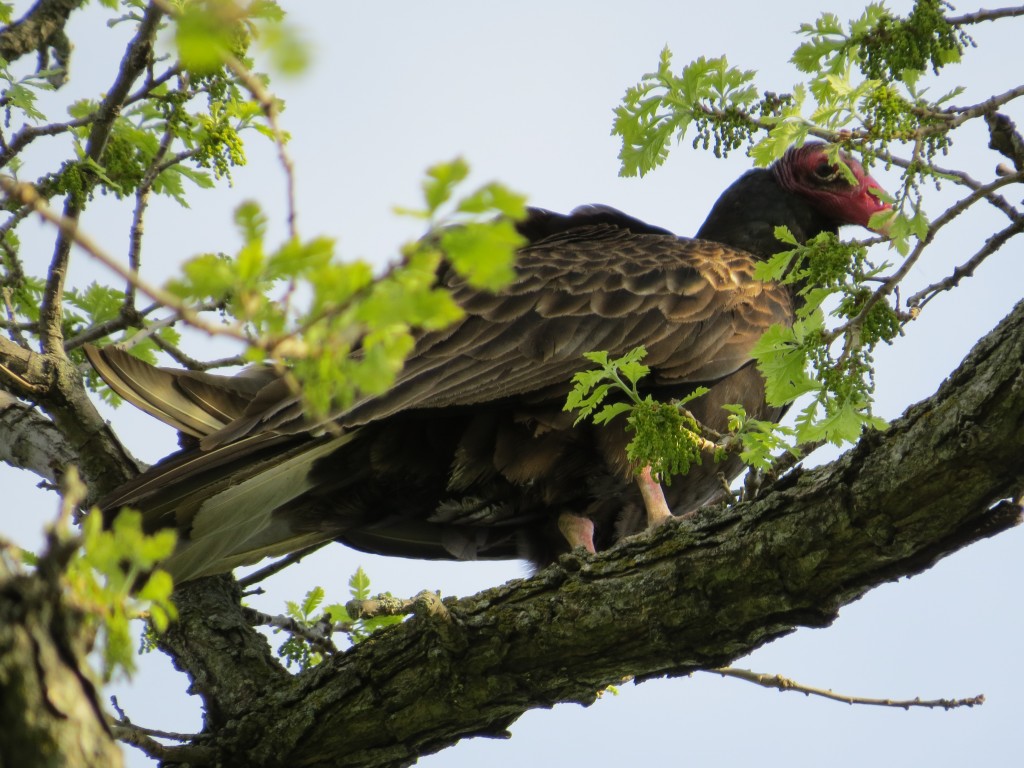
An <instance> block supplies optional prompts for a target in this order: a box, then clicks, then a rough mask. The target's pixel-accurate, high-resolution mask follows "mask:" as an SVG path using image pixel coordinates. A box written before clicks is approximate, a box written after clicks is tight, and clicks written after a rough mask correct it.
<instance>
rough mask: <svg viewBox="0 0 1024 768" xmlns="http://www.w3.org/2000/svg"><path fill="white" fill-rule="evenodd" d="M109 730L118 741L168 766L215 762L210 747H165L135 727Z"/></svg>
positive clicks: (118, 726) (120, 726) (190, 745)
mask: <svg viewBox="0 0 1024 768" xmlns="http://www.w3.org/2000/svg"><path fill="white" fill-rule="evenodd" d="M110 730H111V733H113V734H114V738H115V739H117V740H118V741H122V742H124V743H125V744H130V745H131V746H133V747H137V748H138V749H140V750H142V751H143V752H145V753H146V754H147V755H149V756H150V757H152V758H153V759H155V760H160V761H162V762H163V763H165V764H168V765H213V764H214V763H215V762H216V758H217V752H216V750H214V749H213V748H212V747H204V746H199V745H195V744H182V745H181V746H177V747H167V746H164V745H163V744H161V743H160V742H158V741H155V740H154V739H153V738H152V737H151V736H149V735H148V734H147V733H146V732H145V730H144V729H142V728H139V727H138V726H135V725H117V724H115V725H112V726H111V727H110Z"/></svg>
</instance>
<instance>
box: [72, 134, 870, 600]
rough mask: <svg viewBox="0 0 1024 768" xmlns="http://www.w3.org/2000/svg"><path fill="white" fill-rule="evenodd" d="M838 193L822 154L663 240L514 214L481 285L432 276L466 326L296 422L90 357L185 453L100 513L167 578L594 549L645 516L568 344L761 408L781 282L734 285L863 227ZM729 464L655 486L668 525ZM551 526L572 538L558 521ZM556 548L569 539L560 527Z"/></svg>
mask: <svg viewBox="0 0 1024 768" xmlns="http://www.w3.org/2000/svg"><path fill="white" fill-rule="evenodd" d="M847 162H848V164H849V165H850V167H851V168H852V169H853V171H854V173H855V175H856V176H857V178H858V184H857V185H851V184H850V183H849V182H848V181H846V180H845V179H844V178H843V176H842V175H841V174H839V173H837V171H836V169H835V168H834V167H833V166H832V165H831V164H830V163H829V162H828V160H827V158H826V157H825V153H824V147H823V146H822V145H806V146H805V147H803V148H801V149H799V150H791V151H790V152H789V153H788V154H787V155H786V156H785V158H783V160H780V161H779V163H777V164H776V165H775V166H773V168H772V169H768V170H754V171H750V172H748V173H747V174H745V175H744V176H743V177H741V178H740V179H739V180H737V181H736V182H735V183H734V184H733V185H732V186H731V187H730V188H729V189H728V190H726V192H725V193H723V195H722V196H721V198H720V199H719V201H718V202H717V203H716V205H715V208H714V209H713V210H712V212H711V214H710V215H709V217H708V219H707V221H706V222H705V224H704V225H703V227H702V228H701V230H700V232H699V233H698V237H699V238H703V239H686V238H678V237H676V236H674V235H672V234H670V233H669V232H667V231H666V230H663V229H660V228H657V227H652V226H650V225H647V224H644V223H643V222H640V221H638V220H636V219H633V218H631V217H628V216H626V215H625V214H622V213H620V212H618V211H615V210H612V209H609V208H604V207H600V206H591V207H586V208H581V209H578V210H576V211H574V212H573V213H572V214H570V215H568V216H563V215H559V214H554V213H551V212H548V211H541V210H534V211H532V212H531V214H530V217H529V218H528V219H527V221H525V222H524V223H523V224H522V225H521V231H522V232H523V234H524V235H526V236H527V237H528V238H529V240H530V244H529V245H528V246H527V247H525V248H523V249H522V251H521V252H520V254H519V258H518V262H517V274H518V277H517V280H516V281H515V282H514V283H513V284H512V285H511V286H509V287H508V288H506V289H504V290H502V291H501V292H499V293H496V294H490V293H483V292H480V291H477V290H475V289H472V288H470V287H469V286H467V285H466V284H465V283H464V282H463V281H462V280H461V279H460V278H459V277H458V276H457V275H455V274H454V273H453V272H447V271H446V272H444V273H443V274H442V275H441V276H440V281H441V283H442V284H444V285H446V286H447V287H448V288H449V289H450V290H451V291H452V294H453V296H454V297H455V299H456V300H457V301H458V302H459V304H461V305H462V306H463V308H464V309H465V310H466V316H465V317H464V319H462V320H461V321H459V322H457V323H456V324H454V325H453V326H451V327H449V328H446V329H444V330H443V331H434V332H429V333H424V334H423V335H422V336H421V337H420V338H419V340H418V342H417V345H416V348H415V350H414V352H413V353H412V355H411V356H410V358H409V360H408V362H407V364H406V366H405V369H404V370H403V372H402V373H401V374H400V376H399V378H398V381H397V382H396V384H395V386H394V388H393V389H392V390H390V391H389V392H387V393H386V394H384V395H382V396H379V397H374V398H366V399H364V400H362V401H360V402H357V403H356V404H354V405H353V406H352V407H351V408H349V409H348V410H346V411H345V412H344V413H341V414H339V415H338V416H337V418H336V419H335V424H336V425H337V427H338V428H339V429H338V430H332V432H331V433H329V434H324V433H323V430H310V428H309V426H308V425H307V424H306V423H305V422H304V421H303V419H302V413H301V408H300V406H299V403H298V402H297V401H296V400H295V399H294V398H292V397H290V396H289V394H288V392H287V390H286V388H285V387H284V386H283V384H282V382H280V381H279V380H278V379H277V377H276V376H275V375H274V374H273V373H272V372H271V371H270V370H269V369H261V370H256V371H251V372H248V373H246V374H244V375H241V376H237V377H224V376H213V375H209V374H199V373H191V372H187V371H176V370H169V369H160V368H153V367H151V366H148V365H146V364H144V363H142V362H140V361H138V360H136V359H135V358H133V357H131V356H130V355H128V354H126V353H124V352H120V351H118V350H115V349H112V348H106V349H95V348H90V349H89V350H88V354H89V359H90V361H91V362H92V364H93V365H94V367H95V368H96V370H97V371H98V372H99V374H100V375H101V376H102V377H103V378H104V380H105V381H107V383H108V384H110V386H111V387H112V388H113V389H114V390H115V391H116V392H118V393H119V394H120V395H122V396H123V397H124V398H125V399H127V400H128V401H130V402H132V403H133V404H135V405H137V406H138V407H140V408H142V409H143V410H146V411H147V412H149V413H151V414H153V415H154V416H156V417H157V418H159V419H161V420H163V421H165V422H167V423H168V424H171V425H172V426H174V427H175V428H177V429H179V430H180V431H181V432H182V433H183V434H184V435H187V436H189V438H190V439H191V440H192V442H193V443H195V447H193V448H190V449H186V450H184V451H182V452H180V453H178V454H175V455H173V456H171V457H168V458H167V459H165V460H164V461H162V462H160V463H159V464H157V465H155V466H154V467H152V468H151V469H150V470H148V471H147V472H145V473H143V474H142V475H141V476H140V477H139V478H137V479H136V480H134V481H132V482H130V483H128V484H127V485H125V486H124V487H123V488H121V489H119V490H118V491H117V492H115V493H114V494H112V495H111V496H110V497H108V498H107V499H105V500H104V501H103V506H104V508H105V509H106V510H109V511H111V512H114V511H116V510H117V509H118V508H120V506H122V505H127V504H130V505H132V506H134V507H137V508H140V509H142V510H143V513H144V516H145V520H146V523H147V525H148V526H149V527H150V528H156V527H161V526H173V527H177V528H178V529H179V530H180V531H181V534H182V538H181V543H180V545H179V548H178V551H177V552H176V553H175V555H174V556H173V557H172V558H171V560H170V562H169V564H168V566H169V568H170V570H171V571H172V573H173V574H174V575H175V576H176V578H178V579H179V580H183V579H189V578H195V577H197V576H201V575H206V574H210V573H217V572H221V571H225V570H229V569H230V568H233V567H235V566H237V565H241V564H245V563H251V562H255V561H256V560H258V559H260V558H261V557H264V556H267V555H276V554H283V553H286V552H289V551H293V550H296V549H299V548H302V547H305V546H309V545H311V544H314V543H318V542H321V541H325V540H329V539H337V540H339V541H341V542H343V543H346V544H348V545H350V546H353V547H356V548H358V549H364V550H367V551H372V552H378V553H382V554H393V555H400V556H407V557H421V558H448V559H477V558H516V557H525V558H528V559H530V560H532V561H534V562H535V563H537V564H544V563H547V562H550V561H551V560H552V559H553V558H554V557H556V556H557V555H558V554H559V553H560V552H564V551H566V550H567V549H568V547H569V545H568V543H567V542H566V538H565V536H564V535H563V532H562V531H560V530H559V521H560V520H561V521H562V522H563V523H565V522H566V521H570V522H571V521H580V520H582V521H592V522H593V524H594V532H593V543H594V545H595V546H596V548H597V549H602V548H605V547H607V546H610V545H611V544H612V543H614V541H615V540H617V539H618V538H620V537H621V536H623V535H628V534H631V533H634V532H637V531H639V530H642V529H643V527H644V526H645V524H646V523H645V515H644V511H643V507H642V502H641V498H640V494H639V492H638V491H637V488H636V484H635V483H634V482H633V480H632V479H631V477H630V472H629V468H628V467H627V465H626V460H625V454H624V446H625V443H626V442H627V440H628V435H627V434H626V433H625V431H624V429H623V426H622V423H621V422H622V421H623V420H621V419H620V420H618V421H619V422H620V423H619V424H616V423H615V422H613V423H612V425H611V426H610V427H593V426H590V425H582V424H581V425H579V426H577V427H575V428H573V426H572V423H573V416H572V415H571V414H567V413H565V412H563V411H562V405H563V403H564V401H565V396H566V393H567V392H568V389H569V381H570V379H571V378H572V375H573V374H574V373H575V372H576V371H578V370H580V369H581V368H583V367H585V365H586V363H585V361H584V360H583V358H582V355H583V353H584V352H589V351H592V350H607V351H609V352H610V353H611V354H612V355H616V356H618V355H621V354H623V353H625V352H626V351H628V350H630V349H632V348H633V347H636V346H637V345H640V344H643V345H645V346H646V348H647V350H648V355H647V358H646V360H645V362H646V363H647V364H648V365H650V366H651V368H652V373H651V375H650V377H649V378H648V379H646V380H645V386H646V387H647V388H648V389H649V390H650V391H652V392H653V393H654V394H655V395H656V396H658V397H660V398H671V397H675V396H680V395H683V394H686V393H688V392H690V391H691V390H692V389H693V388H694V387H696V386H698V385H706V386H710V387H711V391H710V392H709V393H708V394H707V395H705V396H704V397H702V398H700V399H698V400H696V401H694V402H693V403H691V406H690V407H691V410H692V411H693V412H694V414H695V415H696V416H697V418H698V419H700V420H701V421H702V422H704V423H705V424H707V425H709V426H711V427H713V428H716V429H724V427H725V414H724V413H723V412H722V410H721V405H722V404H725V403H734V402H738V403H742V404H743V405H744V406H745V407H746V409H747V412H748V413H749V414H750V415H752V416H754V417H758V418H769V419H770V418H776V417H777V416H778V410H777V409H774V408H771V407H769V406H767V405H766V404H765V402H764V392H763V384H762V381H761V378H760V375H759V374H758V372H757V370H756V369H755V367H754V366H753V364H752V363H751V360H750V355H749V352H750V349H751V347H752V345H753V344H754V343H755V342H756V341H757V339H758V338H759V337H760V336H761V334H762V333H763V332H764V331H765V330H767V329H768V327H770V326H771V325H772V324H773V323H790V322H792V318H793V298H792V296H791V294H790V292H789V290H788V289H787V288H785V287H782V286H779V285H776V284H764V283H761V282H758V281H756V280H754V279H753V269H754V265H755V263H756V261H757V260H758V259H763V258H765V257H767V256H769V255H770V254H771V253H773V252H774V251H776V250H778V248H779V247H780V246H779V243H778V241H777V240H776V239H775V237H774V228H775V227H776V226H777V225H780V224H785V225H786V226H788V227H789V229H790V230H791V231H792V232H793V233H794V234H795V235H796V236H797V237H798V238H799V239H800V240H805V239H807V238H809V237H812V236H813V235H815V234H818V233H819V232H823V231H834V230H836V229H837V228H838V227H839V226H841V225H843V224H860V225H867V223H868V219H869V218H870V216H871V214H872V213H875V212H877V211H879V210H882V209H883V208H884V207H885V206H884V205H883V204H882V203H881V202H879V201H878V199H877V198H875V197H874V196H873V195H872V194H871V193H870V190H871V189H873V188H874V189H877V187H878V185H877V184H876V183H875V182H874V181H873V180H872V179H871V178H870V177H869V176H867V175H866V174H865V173H864V171H863V169H862V168H861V167H860V166H859V164H857V163H856V162H855V161H852V160H849V159H847ZM739 469H740V467H739V464H738V462H737V460H736V459H730V460H729V461H727V462H725V463H724V464H719V465H714V464H712V463H710V462H707V463H706V464H705V466H701V467H696V468H694V469H693V470H692V471H691V473H690V474H689V475H688V476H687V477H685V478H681V479H677V480H676V482H674V483H673V484H672V486H671V487H670V488H668V489H667V497H668V502H669V504H670V506H671V508H672V510H673V512H674V513H676V514H685V513H688V512H691V511H693V510H695V509H696V508H698V507H699V506H700V505H701V504H702V503H704V502H706V501H707V500H708V499H709V498H710V497H711V496H712V495H714V493H715V492H716V491H717V490H718V488H719V487H720V483H719V481H718V479H717V475H718V473H720V472H724V473H725V474H726V475H728V476H729V477H733V476H735V474H737V473H738V471H739ZM568 527H570V528H571V527H572V526H571V525H570V526H568ZM573 540H574V542H578V540H579V537H578V535H577V536H573Z"/></svg>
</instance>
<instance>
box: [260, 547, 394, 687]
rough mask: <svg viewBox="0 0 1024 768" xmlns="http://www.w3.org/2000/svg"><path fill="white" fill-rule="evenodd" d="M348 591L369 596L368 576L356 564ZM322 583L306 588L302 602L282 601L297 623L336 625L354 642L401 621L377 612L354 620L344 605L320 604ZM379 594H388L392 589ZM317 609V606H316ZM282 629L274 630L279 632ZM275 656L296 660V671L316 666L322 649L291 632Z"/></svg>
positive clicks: (355, 597)
mask: <svg viewBox="0 0 1024 768" xmlns="http://www.w3.org/2000/svg"><path fill="white" fill-rule="evenodd" d="M348 586H349V594H350V595H351V597H352V599H353V600H360V601H362V600H368V599H370V577H369V576H368V575H367V574H366V571H364V570H363V569H362V567H359V568H357V569H356V571H355V573H353V574H352V576H351V577H350V578H349V580H348ZM324 594H325V593H324V590H323V588H322V587H313V589H311V590H309V591H308V592H307V593H306V595H305V597H304V598H303V600H302V602H301V603H296V602H294V601H291V600H289V601H288V602H287V603H286V604H285V612H286V614H287V616H288V617H289V618H290V619H292V620H293V621H294V622H295V623H296V624H297V625H298V626H299V627H302V628H303V629H305V630H317V629H319V630H320V631H323V630H325V629H326V630H327V631H326V633H325V634H329V633H330V632H331V631H333V630H335V629H340V630H342V631H344V632H346V633H347V634H348V636H349V638H350V639H351V640H352V642H353V643H354V644H358V643H361V642H363V641H364V640H366V639H367V638H368V637H369V636H370V635H372V634H373V633H374V632H377V631H379V630H381V629H384V628H385V627H390V626H392V625H393V624H398V623H400V622H401V621H402V617H401V616H376V617H374V618H371V619H359V620H356V621H353V620H352V618H351V617H350V616H349V613H348V610H347V609H346V608H345V606H344V605H341V604H332V605H326V606H323V608H322V609H320V606H321V605H322V604H323V601H324ZM380 597H387V598H390V597H391V593H387V594H386V595H382V596H380ZM318 609H320V610H318ZM280 631H283V630H275V632H280ZM277 654H278V656H280V657H281V658H282V659H284V662H285V665H286V666H288V667H291V665H292V664H295V665H296V666H297V667H298V668H299V671H305V670H307V669H310V668H311V667H315V666H316V665H317V664H320V663H321V662H322V661H323V660H324V656H323V653H322V651H320V650H317V649H316V648H314V647H313V646H311V645H310V643H309V641H308V640H307V639H306V638H304V637H303V636H302V635H299V634H292V635H290V636H289V637H288V639H287V640H285V641H284V642H283V643H282V644H281V646H280V647H279V648H278V650H277Z"/></svg>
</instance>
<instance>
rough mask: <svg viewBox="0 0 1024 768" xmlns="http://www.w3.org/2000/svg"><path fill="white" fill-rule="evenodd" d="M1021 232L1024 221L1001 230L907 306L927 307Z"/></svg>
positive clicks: (910, 299)
mask: <svg viewBox="0 0 1024 768" xmlns="http://www.w3.org/2000/svg"><path fill="white" fill-rule="evenodd" d="M1021 232H1024V220H1021V221H1017V222H1014V223H1013V224H1011V225H1010V226H1008V227H1006V228H1005V229H1001V230H999V231H998V232H996V233H995V234H994V235H992V236H991V237H989V238H988V239H987V240H985V245H984V246H982V247H981V248H980V249H979V250H978V252H977V253H975V254H974V255H973V256H972V257H971V258H970V259H968V260H967V261H966V262H964V263H963V264H961V265H960V266H958V267H956V268H955V269H954V270H953V273H952V274H951V275H949V276H948V277H945V278H943V279H942V280H939V281H938V282H937V283H932V284H931V285H929V286H928V287H927V288H924V289H922V290H920V291H918V292H917V293H915V294H914V295H913V296H911V297H910V298H909V299H907V306H908V307H912V308H916V309H918V310H920V309H921V308H922V307H924V306H925V304H927V303H928V302H929V301H931V300H932V299H934V298H935V297H936V296H938V295H939V294H940V293H942V292H943V291H948V290H950V289H951V288H955V287H956V286H957V285H959V284H960V281H961V280H963V279H964V278H965V277H972V276H973V275H974V270H976V269H977V268H978V266H979V265H980V264H981V263H982V262H983V261H984V260H985V259H987V258H988V257H989V256H991V255H992V254H993V253H995V252H996V251H998V250H999V249H1000V248H1002V247H1003V245H1005V244H1006V241H1007V240H1009V239H1010V238H1011V237H1014V236H1015V235H1019V234H1020V233H1021Z"/></svg>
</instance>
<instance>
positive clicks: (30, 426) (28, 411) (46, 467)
mask: <svg viewBox="0 0 1024 768" xmlns="http://www.w3.org/2000/svg"><path fill="white" fill-rule="evenodd" d="M0 436H2V437H3V439H0V462H3V463H5V464H10V465H11V466H12V467H18V468H20V469H27V470H28V471H30V472H33V473H35V474H37V475H39V476H40V477H41V478H43V479H44V480H45V481H47V482H49V483H51V484H54V485H55V484H56V483H57V481H58V480H59V479H60V476H61V474H62V473H63V471H64V468H65V467H67V466H68V465H69V464H77V463H78V454H77V453H76V452H75V451H74V450H72V448H71V446H70V445H68V443H67V441H66V440H65V439H64V435H63V434H61V432H60V430H58V429H57V427H55V426H54V425H53V422H52V421H50V420H49V419H48V418H46V417H45V416H44V415H43V414H41V413H40V412H39V411H37V410H36V409H35V408H33V407H32V406H30V405H28V404H26V403H23V402H21V401H20V400H18V399H17V398H16V397H13V396H11V395H9V394H7V393H6V392H4V391H3V390H0Z"/></svg>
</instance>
